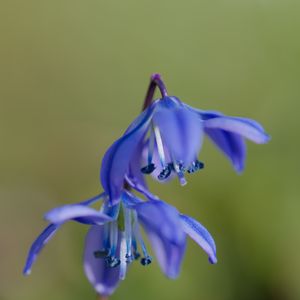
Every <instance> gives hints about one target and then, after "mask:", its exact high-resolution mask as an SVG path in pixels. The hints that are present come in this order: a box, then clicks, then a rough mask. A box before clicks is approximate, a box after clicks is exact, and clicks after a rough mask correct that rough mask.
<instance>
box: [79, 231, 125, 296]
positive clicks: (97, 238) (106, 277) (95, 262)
mask: <svg viewBox="0 0 300 300" xmlns="http://www.w3.org/2000/svg"><path fill="white" fill-rule="evenodd" d="M103 247H104V245H103V226H92V227H91V228H90V230H89V232H88V233H87V236H86V239H85V249H84V271H85V275H86V277H87V278H88V280H89V282H90V283H91V284H92V285H93V287H94V289H95V290H96V292H97V293H99V294H100V295H102V296H109V295H111V294H112V293H113V292H114V291H115V289H116V288H117V286H118V284H119V281H120V278H119V274H120V267H119V266H118V267H115V268H111V267H108V266H107V264H106V262H105V260H104V259H101V258H96V257H95V255H94V252H95V251H97V250H99V249H102V248H103Z"/></svg>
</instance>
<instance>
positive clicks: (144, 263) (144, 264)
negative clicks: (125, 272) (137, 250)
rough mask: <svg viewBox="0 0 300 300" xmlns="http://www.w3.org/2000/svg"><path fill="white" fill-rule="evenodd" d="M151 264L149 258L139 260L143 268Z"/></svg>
mask: <svg viewBox="0 0 300 300" xmlns="http://www.w3.org/2000/svg"><path fill="white" fill-rule="evenodd" d="M151 262H152V258H151V257H150V256H147V257H143V258H141V264H142V265H143V266H147V265H150V264H151Z"/></svg>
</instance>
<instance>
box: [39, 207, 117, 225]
mask: <svg viewBox="0 0 300 300" xmlns="http://www.w3.org/2000/svg"><path fill="white" fill-rule="evenodd" d="M45 219H46V220H48V221H49V222H51V223H55V224H61V223H64V222H66V221H70V220H75V221H78V222H80V223H84V224H98V225H101V224H104V223H105V222H107V221H111V220H112V219H111V218H110V217H109V216H107V215H106V214H103V213H102V212H99V211H97V210H95V209H93V208H90V207H87V206H84V205H80V204H70V205H64V206H60V207H56V208H54V209H52V210H50V211H49V212H48V213H46V215H45Z"/></svg>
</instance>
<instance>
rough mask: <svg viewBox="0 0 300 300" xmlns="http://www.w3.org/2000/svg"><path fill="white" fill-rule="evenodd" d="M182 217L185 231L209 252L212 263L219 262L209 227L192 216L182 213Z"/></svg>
mask: <svg viewBox="0 0 300 300" xmlns="http://www.w3.org/2000/svg"><path fill="white" fill-rule="evenodd" d="M180 218H181V222H182V226H183V229H184V231H185V232H186V233H187V234H188V235H189V236H190V237H191V238H192V239H193V240H194V241H195V242H196V243H197V244H198V245H199V246H200V247H201V248H202V249H203V250H204V251H205V252H206V253H207V255H208V258H209V261H210V262H211V263H212V264H215V263H217V257H216V245H215V242H214V240H213V238H212V236H211V235H210V233H209V232H208V231H207V229H206V228H205V227H204V226H202V225H201V224H200V223H199V222H198V221H196V220H195V219H193V218H191V217H188V216H185V215H180Z"/></svg>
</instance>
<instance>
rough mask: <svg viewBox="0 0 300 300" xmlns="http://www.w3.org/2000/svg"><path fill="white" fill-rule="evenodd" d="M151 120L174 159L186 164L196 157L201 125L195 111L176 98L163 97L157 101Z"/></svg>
mask: <svg viewBox="0 0 300 300" xmlns="http://www.w3.org/2000/svg"><path fill="white" fill-rule="evenodd" d="M175 100H176V101H177V102H176V101H175ZM178 103H179V104H178ZM153 122H154V124H155V126H157V127H158V128H159V130H160V132H161V135H162V138H163V142H164V144H165V145H166V147H167V148H168V150H169V152H170V154H171V155H172V156H173V157H174V159H175V160H176V161H178V162H183V163H184V164H185V165H186V166H188V165H189V164H190V163H192V162H193V161H194V160H195V159H196V157H197V155H198V153H199V151H200V148H201V145H202V137H203V126H202V121H201V120H200V119H199V117H198V115H197V114H196V113H195V112H193V111H191V110H189V109H187V108H186V107H185V106H184V105H183V104H182V103H181V102H180V100H178V99H177V98H175V97H165V98H163V99H162V100H161V101H160V102H159V103H158V107H157V110H156V113H155V114H154V116H153Z"/></svg>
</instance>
